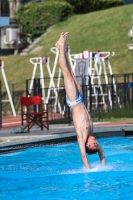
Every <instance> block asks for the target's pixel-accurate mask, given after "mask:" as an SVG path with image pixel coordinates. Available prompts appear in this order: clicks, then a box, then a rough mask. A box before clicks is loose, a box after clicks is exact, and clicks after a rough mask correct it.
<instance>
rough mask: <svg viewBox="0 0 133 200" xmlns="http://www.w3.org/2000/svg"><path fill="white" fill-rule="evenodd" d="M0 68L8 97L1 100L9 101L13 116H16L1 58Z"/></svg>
mask: <svg viewBox="0 0 133 200" xmlns="http://www.w3.org/2000/svg"><path fill="white" fill-rule="evenodd" d="M0 69H1V73H2V76H3V80H4V84H5V87H6V91H7V95H8V99H5V100H4V99H2V102H9V103H10V106H11V109H12V113H13V116H14V117H16V111H15V108H14V105H13V101H12V97H11V93H10V90H9V86H8V83H7V79H6V75H5V71H4V61H2V60H0Z"/></svg>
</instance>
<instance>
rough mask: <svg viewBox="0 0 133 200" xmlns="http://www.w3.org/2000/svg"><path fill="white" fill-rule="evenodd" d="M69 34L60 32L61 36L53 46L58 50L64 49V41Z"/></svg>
mask: <svg viewBox="0 0 133 200" xmlns="http://www.w3.org/2000/svg"><path fill="white" fill-rule="evenodd" d="M68 34H69V32H65V33H64V32H62V33H61V35H60V38H59V40H58V41H57V42H56V44H55V46H56V47H57V48H60V47H63V48H64V47H65V42H66V39H67V36H68Z"/></svg>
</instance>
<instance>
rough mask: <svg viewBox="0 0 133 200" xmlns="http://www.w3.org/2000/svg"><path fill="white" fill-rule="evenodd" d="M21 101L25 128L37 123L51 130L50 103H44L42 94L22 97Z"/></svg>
mask: <svg viewBox="0 0 133 200" xmlns="http://www.w3.org/2000/svg"><path fill="white" fill-rule="evenodd" d="M20 103H21V123H22V126H23V127H24V130H25V129H27V130H28V132H30V129H31V128H32V127H33V126H34V125H37V126H39V127H40V128H41V130H43V128H46V129H47V130H49V121H48V104H42V97H41V95H37V96H31V97H23V96H21V97H20Z"/></svg>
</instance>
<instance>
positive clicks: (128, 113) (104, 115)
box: [100, 104, 133, 121]
mask: <svg viewBox="0 0 133 200" xmlns="http://www.w3.org/2000/svg"><path fill="white" fill-rule="evenodd" d="M124 118H128V119H130V118H131V119H132V118H133V104H131V105H125V106H122V107H119V108H113V109H109V110H107V111H106V112H105V110H101V111H100V120H101V121H111V119H124Z"/></svg>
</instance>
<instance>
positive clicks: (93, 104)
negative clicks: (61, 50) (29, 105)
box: [1, 74, 133, 123]
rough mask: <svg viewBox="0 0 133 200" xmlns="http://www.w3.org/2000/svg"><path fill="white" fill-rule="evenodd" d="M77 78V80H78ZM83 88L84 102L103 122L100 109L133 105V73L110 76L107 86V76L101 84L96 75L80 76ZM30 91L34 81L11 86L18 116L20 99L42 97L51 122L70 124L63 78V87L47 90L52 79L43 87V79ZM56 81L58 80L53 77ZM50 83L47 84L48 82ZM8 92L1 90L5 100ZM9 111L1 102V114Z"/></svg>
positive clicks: (6, 104) (61, 79) (102, 78)
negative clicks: (47, 106) (37, 95)
mask: <svg viewBox="0 0 133 200" xmlns="http://www.w3.org/2000/svg"><path fill="white" fill-rule="evenodd" d="M77 78H78V77H77ZM80 78H81V82H82V83H81V85H82V89H83V97H84V103H85V105H86V107H87V110H88V112H90V113H91V116H92V118H93V119H96V120H100V112H101V110H105V111H106V110H108V109H113V108H116V109H117V108H120V107H123V106H126V105H130V104H132V103H133V74H120V75H118V74H117V75H108V84H107V82H106V83H105V76H100V80H101V84H99V83H98V81H97V80H98V79H95V81H93V84H92V79H93V80H94V78H95V77H94V76H93V77H92V76H91V77H90V76H88V77H80ZM32 81H33V87H32V89H31V90H29V88H30V84H31V79H28V80H26V82H23V83H13V84H9V85H10V92H11V95H12V99H13V103H14V106H15V110H16V113H17V114H18V115H19V114H20V96H26V95H28V94H29V93H30V95H36V94H42V96H45V98H44V102H46V103H48V105H49V117H50V123H55V122H56V123H58V122H59V123H63V122H67V123H71V110H70V109H69V107H68V106H67V105H66V101H65V96H66V94H65V88H64V81H63V77H61V78H60V82H61V84H60V87H52V88H51V87H48V86H49V81H50V80H49V79H45V80H43V81H45V86H46V85H47V88H42V86H41V81H40V79H34V80H32ZM54 81H55V82H56V81H57V80H56V77H55V78H54ZM46 82H47V83H46ZM6 95H7V94H6V91H5V90H4V89H3V88H2V92H1V96H2V99H4V98H5V97H6ZM9 110H11V109H10V105H9V103H2V115H7V114H8V112H9Z"/></svg>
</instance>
